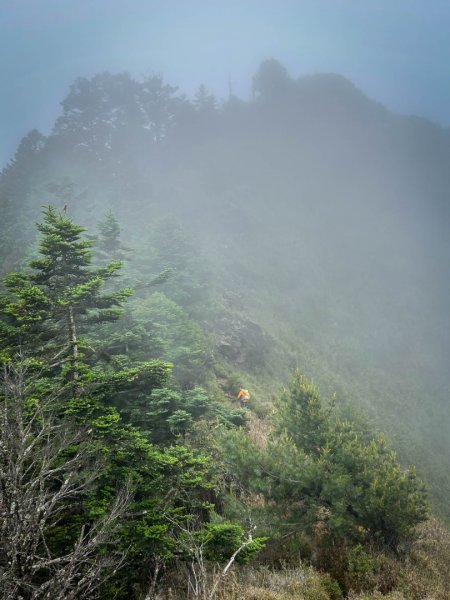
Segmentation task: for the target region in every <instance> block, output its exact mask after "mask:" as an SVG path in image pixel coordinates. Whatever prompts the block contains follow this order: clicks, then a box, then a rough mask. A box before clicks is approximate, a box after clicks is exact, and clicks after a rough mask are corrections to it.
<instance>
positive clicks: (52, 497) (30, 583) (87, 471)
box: [0, 360, 130, 600]
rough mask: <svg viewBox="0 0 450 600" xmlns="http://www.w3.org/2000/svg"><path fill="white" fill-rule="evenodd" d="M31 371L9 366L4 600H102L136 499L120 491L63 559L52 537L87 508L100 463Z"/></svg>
mask: <svg viewBox="0 0 450 600" xmlns="http://www.w3.org/2000/svg"><path fill="white" fill-rule="evenodd" d="M30 371H32V369H30V368H29V366H28V367H27V365H26V361H25V360H19V361H18V362H17V363H16V364H15V365H7V366H4V367H3V373H2V377H1V391H0V590H1V593H2V598H4V600H63V599H64V600H72V599H73V600H75V599H79V598H84V599H86V598H95V597H96V594H97V591H98V589H99V587H100V586H101V585H102V583H103V582H104V581H105V579H106V578H107V577H108V576H110V575H111V574H113V573H115V572H116V571H117V569H118V568H120V566H121V563H122V561H123V560H124V557H123V554H122V553H120V552H118V551H116V550H115V549H114V544H113V539H114V531H115V528H116V526H117V522H118V519H119V517H120V516H121V515H123V514H124V512H125V510H126V507H127V505H128V504H129V496H130V494H129V492H128V491H122V492H120V493H118V494H117V498H116V500H115V502H114V503H113V505H112V506H111V507H110V509H109V511H108V512H107V514H106V515H105V516H103V517H102V518H99V519H97V520H88V519H87V518H86V522H85V523H83V524H82V525H81V526H80V528H79V531H78V535H77V539H76V540H75V541H72V543H71V544H70V545H69V548H68V549H66V550H65V551H64V552H60V553H59V555H57V554H56V553H55V551H54V550H53V549H52V548H51V547H50V546H51V544H49V543H48V534H49V532H51V530H54V528H55V527H57V526H58V525H61V524H62V523H63V520H64V518H67V514H68V511H69V510H72V511H73V510H76V509H77V508H78V507H80V505H81V502H82V499H83V496H85V495H86V494H87V493H88V492H89V490H90V489H91V488H92V486H93V485H94V484H95V480H96V479H97V478H98V476H99V473H100V470H101V465H100V464H99V463H97V459H98V456H97V455H96V451H95V444H94V443H93V439H92V435H91V433H90V432H89V431H83V430H81V429H80V428H76V427H75V426H74V425H73V423H71V422H70V421H69V420H68V419H65V418H62V417H61V416H57V415H56V414H55V410H54V408H53V407H54V406H55V405H56V404H57V402H55V397H56V396H55V394H47V397H45V398H42V397H39V395H37V394H36V376H35V375H31V374H30ZM41 395H42V394H41ZM81 514H82V513H81ZM100 549H101V550H102V551H101V552H100ZM105 549H106V551H105Z"/></svg>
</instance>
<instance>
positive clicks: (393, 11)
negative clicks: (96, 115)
mask: <svg viewBox="0 0 450 600" xmlns="http://www.w3.org/2000/svg"><path fill="white" fill-rule="evenodd" d="M449 19H450V7H449V4H448V2H446V0H434V1H433V2H432V3H423V2H421V1H420V0H408V1H407V0H404V1H403V0H397V1H395V2H392V1H389V0H377V1H369V2H365V3H364V5H361V2H358V0H349V1H346V2H341V1H337V2H334V1H332V0H282V1H281V2H280V1H275V0H261V1H259V0H258V1H257V0H247V1H246V2H237V1H234V0H232V1H230V2H226V3H225V2H222V1H221V0H212V1H209V2H206V1H204V0H190V1H189V2H179V1H177V0H130V2H127V3H126V4H125V3H123V2H121V1H118V0H93V1H91V2H87V1H82V2H77V3H73V2H71V0H33V1H32V2H25V1H19V2H13V3H12V2H8V1H7V0H2V1H1V2H0V40H1V42H0V43H1V49H2V52H1V57H0V65H1V67H0V70H1V73H2V78H3V86H2V95H1V99H0V109H1V114H2V119H1V129H0V135H1V139H2V144H1V146H0V165H4V164H5V163H6V162H7V160H8V159H9V158H11V157H12V155H13V153H14V151H15V148H16V147H17V144H18V142H19V141H20V139H21V137H22V136H23V135H25V134H26V133H27V132H28V131H29V130H30V129H32V128H35V127H36V128H38V129H39V130H41V131H42V132H43V133H48V131H49V130H50V129H51V126H52V124H53V121H54V119H55V117H56V116H57V115H58V114H59V112H60V107H59V103H60V101H61V99H62V98H63V97H64V96H65V94H66V93H67V90H68V87H69V85H70V84H71V83H72V81H73V80H74V79H75V78H76V77H79V76H92V75H95V74H96V73H98V72H102V71H104V70H109V71H112V72H118V71H122V70H128V71H130V72H131V73H132V74H134V75H135V76H139V75H142V74H149V73H163V74H164V77H165V78H166V80H167V81H169V82H170V83H172V84H174V85H178V86H180V88H181V89H182V90H183V92H185V93H187V94H189V95H192V94H193V93H194V92H195V90H196V89H197V87H198V86H199V85H200V84H201V83H205V84H207V85H208V87H209V89H210V90H211V91H212V92H214V93H215V94H216V96H217V97H218V98H226V97H227V96H228V90H229V82H230V81H231V85H232V89H233V93H234V94H236V95H237V96H239V97H241V98H242V99H244V100H248V99H249V95H250V88H251V77H252V76H253V74H254V73H255V71H256V69H257V68H258V65H259V63H260V62H261V60H263V59H264V58H270V57H275V58H277V59H278V60H280V61H281V62H282V63H283V64H284V65H285V66H286V67H287V68H288V69H289V71H290V72H291V74H292V75H293V76H299V75H303V74H307V73H315V72H335V73H340V74H342V75H345V76H346V77H348V78H349V79H351V80H352V81H353V82H354V83H355V84H357V85H358V87H359V88H361V89H363V90H364V91H365V92H366V93H368V94H369V95H370V96H371V97H373V98H375V99H377V100H379V101H381V102H383V103H384V104H386V105H387V106H388V107H389V108H391V109H392V110H394V111H397V112H402V113H405V114H418V115H421V116H426V117H428V118H429V119H431V120H434V121H437V122H439V123H441V124H443V125H446V126H447V125H448V124H449V123H450V108H449V107H450V84H449V81H448V78H447V77H446V75H445V72H446V65H447V64H448V62H449V59H450V56H449V53H450V50H449V43H448V35H447V30H448V22H449Z"/></svg>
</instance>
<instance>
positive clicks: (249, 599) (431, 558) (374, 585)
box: [156, 519, 450, 600]
mask: <svg viewBox="0 0 450 600" xmlns="http://www.w3.org/2000/svg"><path fill="white" fill-rule="evenodd" d="M369 558H370V561H369V563H368V567H369V568H368V569H367V570H366V572H359V573H354V574H353V575H354V579H353V581H349V582H348V585H349V589H350V591H349V592H348V595H347V598H348V600H449V599H450V574H449V568H448V567H449V565H450V532H449V530H448V529H447V528H446V527H445V526H444V525H443V524H441V523H440V522H438V521H436V520H434V519H431V520H429V521H427V522H426V523H424V524H423V525H421V526H420V527H419V528H418V539H417V541H416V542H415V543H414V544H413V547H412V548H411V549H410V552H409V553H408V556H407V558H405V559H396V558H394V557H386V556H385V555H384V556H381V555H376V554H375V553H374V554H373V555H371V556H370V557H369ZM218 572H219V570H218V569H216V570H214V569H212V568H211V569H210V570H209V572H208V574H207V575H206V578H207V581H205V585H204V587H203V595H202V596H195V595H193V593H192V591H189V590H186V586H185V585H184V583H183V581H185V577H184V576H185V573H184V571H183V568H182V566H180V568H178V569H177V568H175V570H174V572H171V573H170V576H168V574H166V577H165V581H166V585H164V583H163V585H162V589H161V591H160V595H158V596H156V600H163V599H164V600H169V599H170V600H186V599H187V598H189V599H191V598H198V599H199V600H341V599H342V598H343V594H342V592H341V590H340V588H339V586H338V585H337V583H336V582H335V581H333V579H332V578H331V577H330V576H329V575H328V574H325V573H320V572H319V571H317V570H316V569H314V568H313V567H311V566H308V565H307V564H305V563H302V562H301V561H299V562H298V564H297V565H289V564H287V563H286V564H283V565H282V566H280V567H278V568H270V567H268V566H254V565H253V566H252V565H246V566H236V568H235V569H234V570H233V571H231V572H229V573H228V575H227V577H226V578H223V580H222V581H221V583H220V586H218V587H217V590H216V593H214V594H213V596H211V590H212V585H213V583H214V581H215V580H216V578H217V573H218Z"/></svg>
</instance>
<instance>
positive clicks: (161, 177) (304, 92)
mask: <svg viewBox="0 0 450 600" xmlns="http://www.w3.org/2000/svg"><path fill="white" fill-rule="evenodd" d="M101 77H103V79H101ZM114 77H115V76H109V75H103V76H99V78H100V79H98V81H97V83H95V81H94V80H92V81H91V83H90V87H89V94H90V96H88V101H86V102H85V101H84V100H83V102H81V101H80V102H81V103H80V104H79V105H78V104H77V102H78V101H79V97H80V94H82V93H87V92H86V86H84V87H83V86H81V85H79V86H78V88H76V89H75V91H77V90H78V92H77V93H75V92H74V90H72V92H71V95H70V94H69V97H68V99H66V101H65V103H63V108H64V111H65V112H64V115H63V117H62V119H60V120H59V123H57V124H56V127H55V130H54V133H53V135H52V136H50V137H49V138H48V139H46V140H45V143H41V141H40V142H39V147H38V148H36V149H34V150H33V151H34V152H35V154H34V155H32V157H31V158H30V156H29V153H27V154H26V156H25V158H23V157H22V156H18V157H16V163H15V164H13V165H12V167H10V168H9V170H6V171H5V172H4V173H3V175H2V182H0V184H3V188H2V190H3V191H2V194H3V197H6V194H8V198H11V191H10V190H11V189H12V190H13V192H14V194H15V196H14V198H15V201H14V202H15V203H14V206H13V208H14V209H15V210H16V211H17V212H16V214H22V215H25V217H24V218H25V219H26V221H27V223H28V221H29V223H30V224H31V222H32V220H33V219H34V218H35V215H36V214H37V213H38V212H39V210H40V206H41V205H42V204H45V203H46V202H48V201H59V202H60V204H61V207H62V206H63V205H64V203H65V202H66V201H67V202H68V203H69V206H70V211H71V214H73V215H74V216H75V217H76V218H77V219H78V220H79V221H81V222H84V223H90V224H92V223H93V222H94V221H95V220H97V219H98V218H100V217H101V216H102V214H103V212H104V210H106V209H107V208H112V210H113V211H114V212H115V214H116V215H117V217H118V218H119V220H120V221H121V223H122V225H123V226H124V228H125V231H126V235H127V236H128V238H129V239H128V240H126V242H127V243H129V244H130V245H132V246H134V247H135V248H139V247H140V248H141V250H140V252H143V250H142V248H143V246H144V245H145V238H146V236H148V235H150V233H149V232H151V231H152V229H151V225H152V224H154V223H155V222H157V221H158V220H160V219H162V218H163V217H164V216H167V215H169V216H174V217H175V218H176V221H177V222H178V223H179V224H181V226H182V227H183V228H184V229H185V230H186V231H187V232H188V233H189V235H190V236H191V237H192V240H193V242H194V244H195V247H196V251H197V252H198V253H199V254H200V255H202V256H203V257H204V260H205V261H207V262H208V270H209V276H210V284H211V287H212V288H214V290H215V293H214V294H212V296H211V297H210V301H211V302H213V303H214V302H215V304H211V305H209V306H208V307H206V306H202V307H200V309H198V308H197V318H199V319H200V317H199V315H200V313H201V314H203V319H202V321H201V323H202V326H203V327H205V328H206V329H207V330H208V331H212V332H214V331H216V332H217V335H216V338H217V340H220V339H221V337H223V335H222V334H223V331H222V330H221V327H219V326H218V325H217V323H218V322H219V321H220V318H219V317H220V315H221V314H223V311H224V310H225V305H224V304H222V303H221V301H220V300H219V299H220V298H221V296H223V295H225V296H226V297H227V298H228V299H229V298H230V297H233V296H232V295H233V294H235V295H236V296H235V300H234V301H229V300H228V303H225V304H226V311H228V312H227V314H228V317H227V318H229V319H231V320H232V315H233V314H234V315H235V317H236V319H241V320H244V321H245V320H247V321H249V322H255V323H256V324H257V325H259V326H260V327H262V331H263V332H265V333H266V334H267V337H266V338H265V341H266V343H267V349H266V352H265V354H264V356H263V358H262V359H261V361H260V363H259V364H258V365H257V366H256V367H255V368H253V372H252V373H251V374H250V377H251V378H253V381H255V380H257V379H258V376H259V377H261V378H266V377H268V376H269V377H270V378H272V380H274V382H276V385H277V384H278V382H280V383H281V382H282V381H286V377H287V374H288V372H289V370H290V369H292V368H294V367H295V366H299V367H300V368H301V369H302V370H304V371H305V372H306V374H307V375H308V376H310V377H313V378H314V379H315V380H316V381H317V382H318V383H319V385H320V386H321V388H322V390H323V391H324V393H332V392H333V391H334V390H336V391H337V393H338V396H339V398H341V399H350V400H352V401H353V402H354V403H355V404H356V405H357V406H361V407H363V409H364V410H365V411H368V412H369V414H370V416H371V417H372V418H374V419H375V422H376V424H377V425H378V426H380V427H382V428H383V429H386V430H387V431H388V433H389V435H390V436H391V437H392V438H393V439H394V443H395V444H396V446H397V448H398V449H399V451H400V453H401V456H402V458H403V459H404V460H405V461H408V462H415V463H417V465H418V467H419V469H420V471H421V474H422V475H424V476H427V477H428V480H429V481H430V484H431V486H432V491H433V495H434V498H435V499H436V502H437V503H438V504H439V505H440V508H441V510H444V507H445V506H446V498H448V494H449V493H450V479H449V475H448V464H449V459H450V442H449V436H448V431H449V424H450V417H449V410H448V392H449V378H448V372H447V370H448V357H449V355H450V335H449V333H450V321H449V320H450V314H449V310H448V300H447V299H448V292H449V283H448V277H447V274H448V270H449V261H450V241H449V240H448V226H449V224H450V218H449V203H448V190H449V188H450V170H449V169H448V164H450V134H449V133H448V132H447V131H444V130H442V129H440V128H438V127H436V126H434V125H433V124H431V123H428V122H426V121H423V120H420V119H415V118H402V117H397V116H394V115H392V114H390V113H388V112H387V111H386V110H385V109H384V108H383V107H381V106H379V105H378V104H376V103H374V102H372V101H371V100H369V99H367V98H366V97H365V96H364V95H363V94H361V93H360V92H359V91H358V90H356V89H355V88H354V87H353V86H352V85H351V84H350V83H349V82H348V81H346V80H345V79H343V78H340V77H338V76H335V75H321V76H314V77H306V78H302V79H300V80H299V81H298V82H294V81H292V80H291V79H289V78H288V77H287V75H286V74H284V73H283V72H282V71H280V72H276V73H275V75H274V73H269V74H268V73H267V72H264V70H262V71H261V70H260V72H259V73H258V74H257V76H256V77H255V101H254V102H252V103H248V104H247V103H243V102H241V101H239V100H237V99H231V100H230V101H229V102H228V103H227V104H226V105H225V106H224V107H223V108H222V109H221V110H220V111H219V110H217V109H216V108H214V105H213V103H211V102H209V103H208V102H206V101H205V99H204V98H203V100H201V99H200V100H198V101H197V104H196V103H193V104H192V103H189V102H187V100H186V99H181V98H180V97H176V96H175V95H174V92H171V91H170V90H167V89H166V90H165V96H164V95H163V96H164V98H165V99H164V101H163V102H165V104H164V106H165V108H166V109H167V110H165V111H160V112H158V113H157V116H158V118H156V117H153V116H152V115H156V112H155V111H156V109H155V108H154V107H153V108H151V106H150V105H148V106H150V108H148V115H150V116H149V117H148V118H149V119H150V121H146V122H145V123H144V121H142V122H141V120H140V119H141V116H139V115H142V111H143V109H142V107H143V106H144V104H140V105H139V107H140V110H139V111H137V110H134V109H133V107H134V108H136V107H135V105H134V104H133V102H135V98H136V93H135V94H134V95H133V94H131V93H129V94H124V93H120V94H118V95H114V94H116V91H115V90H117V89H118V88H120V90H122V91H124V90H125V91H127V90H128V89H129V88H128V86H132V85H134V84H133V82H131V80H130V78H128V79H127V77H125V76H123V75H122V76H117V78H116V79H114ZM108 78H109V79H108ZM99 82H100V83H101V85H100V83H99ZM111 82H113V83H114V85H110V83H111ZM96 85H97V88H96ZM108 86H110V87H108ZM133 89H134V88H133ZM80 90H81V92H80ZM83 90H84V91H83ZM77 94H78V95H77ZM108 94H109V95H108ZM77 99H78V100H77ZM69 100H70V101H69ZM89 102H91V103H93V104H95V103H97V104H95V106H96V110H95V111H94V110H89V111H88V110H87V109H86V110H85V106H88V107H89V106H90V104H89ZM145 106H147V105H145ZM158 106H159V108H160V105H158ZM80 107H81V108H80ZM159 108H158V110H159ZM132 109H133V110H132ZM169 109H170V110H169ZM146 110H147V109H146ZM83 111H84V112H83ZM152 111H153V112H152ZM146 114H147V113H146ZM151 119H153V121H152V120H151ZM150 122H151V123H153V125H152V127H153V129H152V127H150V125H148V123H150ZM155 132H156V133H155ZM33 156H34V158H33ZM25 160H26V161H28V162H30V161H31V165H32V167H33V169H28V168H27V169H25V168H24V165H25ZM28 162H27V163H26V164H27V165H28ZM19 167H20V168H19ZM16 171H18V174H15V172H16ZM23 171H25V174H24V175H23V174H22V175H21V173H22V172H23ZM65 176H70V178H71V182H72V183H71V184H70V185H72V188H70V185H69V184H68V185H66V187H64V185H63V183H62V182H64V180H63V179H62V178H63V177H65ZM27 177H29V179H28V180H26V178H27ZM18 178H20V181H21V185H20V186H19V184H18V183H16V179H18ZM24 178H25V181H24ZM26 181H28V183H26ZM67 181H68V180H66V182H67ZM51 182H53V183H54V182H57V183H58V185H57V186H56V187H55V185H53V188H52V187H51V186H50V188H49V183H51ZM6 184H7V185H6ZM58 186H59V187H58ZM61 186H62V187H61ZM68 188H70V189H68ZM5 190H6V191H5ZM64 194H66V196H65V197H64ZM11 210H12V209H11ZM12 212H13V213H14V210H12ZM11 218H12V217H11ZM21 250H22V251H23V248H19V249H18V250H17V254H18V255H20V251H21ZM141 258H142V257H141ZM149 260H151V257H149ZM230 294H231V296H230ZM213 298H215V300H213ZM236 298H237V299H236ZM190 310H191V312H192V313H193V314H195V312H196V309H195V307H194V306H191V307H190ZM230 315H231V317H230ZM218 319H219V321H218ZM225 322H226V321H225ZM230 322H231V321H230ZM222 323H223V321H222ZM255 343H256V344H258V342H255ZM215 350H216V353H217V354H218V355H219V354H220V347H219V346H217V347H216V349H215ZM239 368H240V369H241V370H245V369H246V368H247V369H251V366H249V365H245V364H241V365H239ZM276 385H274V387H276Z"/></svg>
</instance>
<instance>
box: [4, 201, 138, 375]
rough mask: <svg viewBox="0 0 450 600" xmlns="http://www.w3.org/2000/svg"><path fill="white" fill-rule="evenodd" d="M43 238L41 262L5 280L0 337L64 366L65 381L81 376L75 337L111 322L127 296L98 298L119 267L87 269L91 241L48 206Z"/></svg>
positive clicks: (80, 346) (42, 225)
mask: <svg viewBox="0 0 450 600" xmlns="http://www.w3.org/2000/svg"><path fill="white" fill-rule="evenodd" d="M37 227H38V230H39V231H40V232H41V234H42V239H41V241H40V245H39V253H40V257H39V258H37V259H36V260H32V261H30V263H29V265H30V267H31V269H32V271H31V272H30V273H28V274H18V273H12V274H10V275H8V276H7V277H6V279H5V285H6V288H7V290H8V291H9V293H10V295H9V296H6V297H3V299H2V303H3V317H6V318H3V328H2V329H3V338H4V341H7V339H6V340H5V337H6V338H8V337H9V342H10V344H11V342H12V343H13V346H14V344H15V343H17V342H19V343H20V339H21V336H23V335H26V336H27V344H28V345H29V344H30V341H31V340H32V341H33V344H34V350H35V351H39V354H40V356H41V358H42V359H44V358H45V359H46V360H47V361H48V362H47V365H48V366H50V367H56V366H60V365H66V367H67V371H68V373H69V375H70V378H71V379H72V380H73V381H74V382H76V381H77V380H78V379H79V377H80V353H82V352H83V350H84V349H85V345H84V343H83V340H82V339H81V338H80V335H81V334H83V333H84V332H85V331H86V329H88V328H89V327H90V326H92V324H94V323H96V324H99V323H103V322H106V321H115V320H117V319H118V317H119V316H120V315H121V313H122V305H123V303H124V301H125V300H126V298H128V297H129V296H130V295H131V293H132V291H131V289H129V288H126V289H122V290H119V291H115V292H112V293H103V292H102V288H103V286H104V284H105V282H107V281H108V280H111V279H112V278H114V277H115V276H116V275H117V273H118V271H119V269H120V267H121V263H120V262H113V263H110V264H108V265H107V266H105V267H103V268H99V269H93V268H92V267H91V262H92V251H91V247H92V243H93V242H92V241H91V240H87V239H82V237H81V236H82V234H83V233H84V232H85V229H84V228H83V227H81V226H79V225H75V224H74V223H73V222H72V221H71V219H69V218H67V217H65V216H63V215H61V214H60V213H58V211H57V210H56V209H55V208H54V207H53V206H49V207H48V208H47V209H46V210H45V211H44V220H43V222H42V223H39V224H38V225H37Z"/></svg>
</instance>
